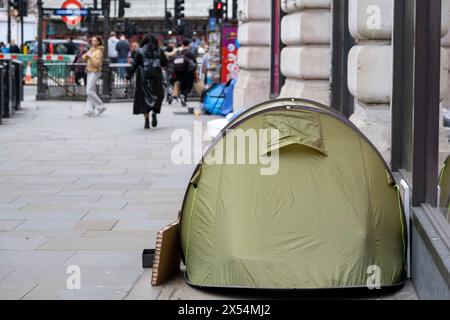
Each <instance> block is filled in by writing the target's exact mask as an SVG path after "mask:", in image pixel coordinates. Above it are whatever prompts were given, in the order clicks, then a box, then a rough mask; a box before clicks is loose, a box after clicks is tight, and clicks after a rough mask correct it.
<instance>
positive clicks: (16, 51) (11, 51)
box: [9, 39, 20, 53]
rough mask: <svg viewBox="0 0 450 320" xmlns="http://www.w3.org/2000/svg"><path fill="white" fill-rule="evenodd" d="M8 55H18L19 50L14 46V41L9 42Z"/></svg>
mask: <svg viewBox="0 0 450 320" xmlns="http://www.w3.org/2000/svg"><path fill="white" fill-rule="evenodd" d="M9 53H20V48H19V46H18V45H17V44H16V40H14V39H13V40H11V44H10V46H9Z"/></svg>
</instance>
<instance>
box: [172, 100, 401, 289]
mask: <svg viewBox="0 0 450 320" xmlns="http://www.w3.org/2000/svg"><path fill="white" fill-rule="evenodd" d="M264 128H277V129H279V131H280V147H279V149H278V151H279V170H278V172H277V173H276V174H275V175H261V174H260V173H261V171H260V169H261V168H262V167H264V166H265V165H266V164H263V163H262V162H260V161H258V162H257V163H256V164H250V163H249V164H239V165H235V164H227V163H224V164H212V163H210V162H207V161H205V162H203V163H201V164H199V166H197V169H196V170H195V172H194V175H193V178H192V179H191V183H190V184H189V186H188V189H187V192H186V195H185V199H184V203H183V207H182V211H181V213H180V241H181V249H182V258H183V261H184V263H185V265H186V277H187V279H188V281H189V283H190V284H192V285H195V286H201V287H234V288H235V287H238V288H256V289H330V288H349V287H366V286H367V283H368V279H369V277H370V276H371V272H372V271H373V270H379V271H380V272H379V273H378V274H377V276H379V279H380V285H381V286H393V285H398V284H401V283H403V281H404V280H405V275H406V272H405V270H406V269H405V253H406V246H407V242H406V239H407V236H406V230H405V228H404V226H405V225H406V224H405V217H404V212H403V204H402V203H401V199H400V196H399V191H398V188H397V186H396V185H395V184H394V183H393V181H394V180H393V178H392V174H391V172H390V171H389V169H388V167H387V165H386V163H385V162H384V160H383V159H382V158H381V156H380V154H379V153H378V152H377V150H376V149H375V148H374V146H373V145H372V144H371V143H370V142H368V140H367V139H366V138H365V137H364V136H363V135H362V134H361V132H359V130H357V129H356V128H355V127H354V126H353V125H351V124H350V123H349V122H348V120H346V119H345V118H343V117H341V116H339V115H337V113H336V112H334V111H332V110H331V109H330V108H327V107H325V106H323V105H320V104H317V103H314V102H311V101H306V100H298V99H284V100H275V101H271V102H268V103H264V104H261V105H258V106H255V107H254V108H251V109H249V110H246V111H244V112H242V113H240V114H239V116H237V117H236V118H235V119H234V120H232V121H231V123H230V124H229V125H228V126H227V127H226V128H225V129H224V130H223V132H222V135H221V136H220V137H218V138H216V140H215V141H214V143H213V144H212V145H211V146H210V147H209V149H208V150H207V151H206V153H205V156H204V159H208V157H213V156H214V157H217V155H220V152H219V151H220V150H219V148H222V147H223V146H224V145H225V146H228V145H227V142H229V141H230V140H231V139H235V138H236V136H235V134H236V133H235V131H232V130H229V129H242V130H244V131H245V130H247V129H264ZM269 147H271V144H270V143H269ZM228 148H230V149H232V150H228ZM236 151H237V144H234V145H233V146H232V147H227V148H226V150H225V152H224V153H223V155H222V156H223V157H224V158H225V157H226V155H227V154H228V153H229V152H234V153H236ZM246 153H247V154H246V158H247V159H249V158H250V156H251V155H250V154H249V151H248V150H247V151H246Z"/></svg>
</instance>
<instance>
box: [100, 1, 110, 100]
mask: <svg viewBox="0 0 450 320" xmlns="http://www.w3.org/2000/svg"><path fill="white" fill-rule="evenodd" d="M102 4H103V8H102V9H103V46H104V51H103V52H104V54H103V64H102V78H103V90H102V93H101V96H102V100H103V101H104V102H109V101H110V100H111V72H110V68H109V64H110V60H109V56H108V37H109V11H110V5H111V0H104V1H102Z"/></svg>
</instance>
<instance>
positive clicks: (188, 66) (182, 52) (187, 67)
mask: <svg viewBox="0 0 450 320" xmlns="http://www.w3.org/2000/svg"><path fill="white" fill-rule="evenodd" d="M173 64H174V69H175V74H176V78H177V80H178V81H179V82H180V101H181V104H182V105H183V107H186V105H187V96H188V95H189V93H190V92H191V91H192V87H193V86H194V80H195V74H196V71H197V62H196V58H195V53H194V52H193V51H192V48H191V41H190V40H189V39H185V40H184V41H183V46H182V47H181V49H179V50H177V51H176V55H175V57H174V58H173Z"/></svg>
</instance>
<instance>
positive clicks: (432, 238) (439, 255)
mask: <svg viewBox="0 0 450 320" xmlns="http://www.w3.org/2000/svg"><path fill="white" fill-rule="evenodd" d="M411 219H412V223H413V224H414V226H415V227H416V230H417V232H418V233H419V235H420V237H421V238H422V240H423V242H424V243H425V245H426V247H427V249H428V251H429V253H430V255H431V257H432V258H433V260H434V261H435V263H436V266H437V267H438V269H439V271H440V273H441V274H442V277H443V278H444V279H445V281H446V282H447V285H448V286H449V287H450V225H449V224H448V222H447V220H446V219H445V218H444V216H443V215H442V213H441V212H440V211H439V210H438V209H435V208H432V207H431V206H429V205H423V206H422V207H418V208H413V213H412V216H411Z"/></svg>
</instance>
